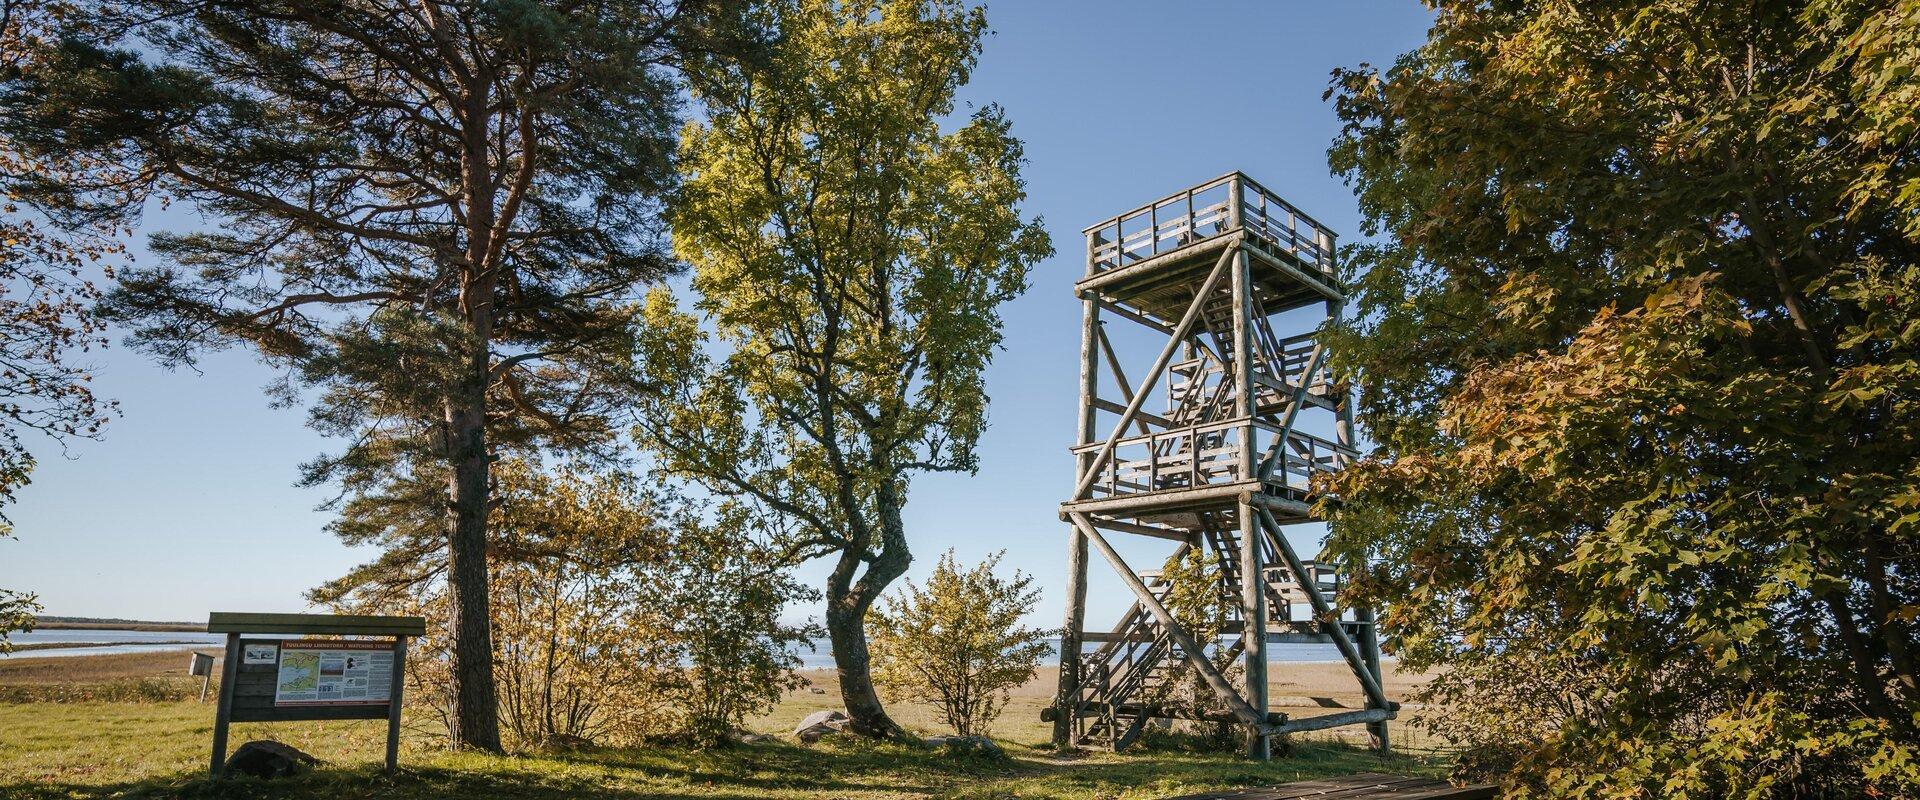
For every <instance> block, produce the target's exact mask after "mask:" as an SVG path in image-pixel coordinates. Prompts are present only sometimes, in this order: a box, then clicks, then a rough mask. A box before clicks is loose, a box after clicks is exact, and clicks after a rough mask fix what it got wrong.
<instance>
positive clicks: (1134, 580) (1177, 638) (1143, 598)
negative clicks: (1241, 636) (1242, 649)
mask: <svg viewBox="0 0 1920 800" xmlns="http://www.w3.org/2000/svg"><path fill="white" fill-rule="evenodd" d="M1067 513H1068V515H1069V516H1070V517H1072V519H1073V524H1074V525H1076V526H1078V527H1079V528H1080V530H1082V531H1084V532H1085V533H1086V535H1087V539H1088V540H1089V541H1091V542H1093V546H1094V547H1095V548H1097V549H1099V551H1100V555H1102V556H1105V557H1106V559H1107V563H1109V564H1112V565H1113V569H1114V571H1115V572H1118V573H1120V578H1121V580H1123V581H1125V582H1126V584H1127V588H1128V589H1132V590H1133V594H1134V597H1136V598H1138V599H1139V600H1140V605H1141V606H1143V607H1145V608H1146V609H1147V612H1148V613H1150V614H1152V615H1153V617H1154V619H1155V620H1157V621H1158V622H1159V623H1160V626H1161V627H1163V628H1166V630H1167V637H1168V638H1170V639H1172V640H1173V643H1174V644H1175V645H1178V646H1179V648H1180V652H1181V653H1182V654H1184V655H1185V656H1186V659H1187V661H1188V662H1189V663H1191V664H1192V665H1193V668H1194V670H1196V671H1198V672H1199V673H1200V677H1201V679H1203V680H1205V681H1206V683H1207V686H1208V687H1210V688H1212V689H1213V693H1214V694H1215V695H1218V696H1219V698H1220V700H1221V701H1222V702H1225V703H1226V704H1227V708H1228V710H1230V711H1232V712H1233V715H1234V716H1235V717H1239V718H1240V721H1242V722H1245V723H1247V724H1248V725H1252V726H1254V727H1256V728H1258V729H1259V730H1260V732H1261V733H1272V730H1271V729H1272V728H1273V727H1274V726H1273V725H1272V724H1271V723H1270V722H1268V721H1267V719H1266V715H1265V714H1263V713H1260V712H1256V711H1254V709H1253V706H1252V705H1250V704H1248V703H1247V701H1246V700H1245V699H1244V698H1242V697H1241V696H1240V695H1239V694H1238V693H1236V692H1234V690H1233V684H1231V683H1228V682H1227V678H1226V676H1224V675H1221V674H1220V670H1217V669H1214V666H1213V662H1211V661H1208V660H1207V655H1206V651H1205V650H1202V649H1201V648H1200V645H1199V644H1198V643H1197V642H1195V641H1194V640H1193V637H1192V636H1190V635H1188V634H1187V630H1186V629H1185V628H1182V627H1180V623H1179V621H1178V620H1175V619H1174V618H1173V613H1172V612H1170V611H1168V610H1167V607H1166V606H1165V605H1162V604H1161V603H1160V599H1159V598H1157V597H1154V596H1153V592H1151V591H1149V590H1148V589H1147V585H1146V583H1144V582H1142V581H1141V580H1140V576H1139V575H1137V574H1134V571H1133V568H1132V567H1129V566H1127V562H1126V560H1125V559H1123V558H1121V557H1120V554H1119V553H1117V552H1114V549H1113V546H1112V545H1110V544H1107V540H1106V538H1105V537H1102V536H1101V535H1100V531H1099V530H1098V529H1097V528H1095V527H1094V526H1093V522H1092V520H1089V519H1087V515H1086V514H1084V513H1082V512H1079V511H1069V512H1067Z"/></svg>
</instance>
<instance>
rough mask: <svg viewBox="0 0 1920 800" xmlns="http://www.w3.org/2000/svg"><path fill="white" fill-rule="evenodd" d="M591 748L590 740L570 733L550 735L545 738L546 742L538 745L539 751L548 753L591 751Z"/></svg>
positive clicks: (591, 741)
mask: <svg viewBox="0 0 1920 800" xmlns="http://www.w3.org/2000/svg"><path fill="white" fill-rule="evenodd" d="M593 747H594V745H593V740H592V739H588V738H586V737H584V736H575V735H573V734H571V733H556V734H552V735H550V736H548V737H547V739H546V741H544V742H541V743H540V749H541V750H543V751H545V752H548V753H573V752H578V751H581V750H592V749H593Z"/></svg>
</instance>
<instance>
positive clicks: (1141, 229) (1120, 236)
mask: <svg viewBox="0 0 1920 800" xmlns="http://www.w3.org/2000/svg"><path fill="white" fill-rule="evenodd" d="M1235 198H1238V202H1235ZM1241 228H1244V229H1246V231H1247V232H1248V233H1250V234H1252V235H1253V241H1254V242H1255V243H1256V244H1257V245H1259V246H1262V247H1264V248H1266V249H1268V250H1270V251H1272V252H1274V253H1275V254H1276V255H1286V256H1291V257H1292V258H1293V259H1294V260H1296V261H1298V262H1299V263H1300V264H1301V265H1302V266H1305V267H1307V268H1310V269H1312V270H1314V271H1316V272H1318V273H1320V274H1321V275H1323V276H1325V277H1327V278H1333V277H1334V269H1333V265H1334V259H1333V241H1334V235H1333V232H1332V231H1331V230H1328V229H1327V228H1326V227H1325V226H1323V225H1321V224H1320V223H1319V222H1318V221H1316V220H1314V218H1312V217H1310V216H1307V214H1306V213H1305V212H1303V211H1301V210H1300V209H1298V208H1295V207H1294V205H1293V204H1292V203H1289V202H1287V201H1286V200H1284V199H1282V198H1281V197H1280V196H1279V195H1277V194H1274V193H1273V192H1271V191H1269V190H1268V189H1267V188H1266V187H1265V186H1261V185H1260V184H1259V182H1257V181H1255V180H1253V179H1252V178H1249V177H1247V176H1246V175H1244V174H1242V173H1239V172H1230V173H1227V174H1226V175H1222V176H1220V177H1218V178H1215V179H1213V180H1210V181H1207V182H1205V183H1201V184H1197V185H1195V186H1193V187H1190V188H1188V189H1185V190H1182V191H1179V192H1175V193H1173V194H1170V195H1167V196H1166V197H1162V198H1160V199H1159V200H1155V201H1153V202H1151V203H1148V204H1146V205H1144V206H1141V207H1139V208H1136V209H1134V210H1132V211H1128V212H1127V213H1125V214H1120V215H1118V216H1115V217H1111V218H1109V219H1107V220H1105V221H1102V222H1100V223H1098V224H1095V225H1092V226H1089V227H1088V228H1087V229H1086V230H1085V231H1084V232H1085V233H1086V234H1087V262H1088V266H1089V272H1091V273H1100V272H1105V271H1107V270H1110V269H1117V268H1119V267H1124V266H1127V265H1129V264H1133V263H1135V262H1139V261H1145V260H1147V259H1149V258H1152V257H1154V256H1157V255H1160V254H1162V253H1169V252H1172V251H1174V250H1178V249H1180V248H1182V247H1186V246H1187V245H1190V244H1195V243H1198V242H1202V241H1206V240H1208V239H1211V238H1213V237H1215V236H1219V235H1221V234H1225V233H1230V232H1232V231H1235V230H1239V229H1241Z"/></svg>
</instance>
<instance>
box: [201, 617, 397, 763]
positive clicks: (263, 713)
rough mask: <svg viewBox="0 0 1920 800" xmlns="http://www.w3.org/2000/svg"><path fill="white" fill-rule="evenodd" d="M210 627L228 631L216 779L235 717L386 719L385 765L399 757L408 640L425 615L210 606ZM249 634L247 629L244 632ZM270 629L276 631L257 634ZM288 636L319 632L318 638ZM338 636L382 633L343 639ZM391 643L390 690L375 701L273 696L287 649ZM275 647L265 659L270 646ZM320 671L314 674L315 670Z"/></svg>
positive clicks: (387, 646) (371, 648)
mask: <svg viewBox="0 0 1920 800" xmlns="http://www.w3.org/2000/svg"><path fill="white" fill-rule="evenodd" d="M207 632H208V633H224V634H226V635H227V652H226V658H225V659H224V660H223V663H222V664H221V669H220V703H219V709H218V711H217V716H216V717H215V720H214V725H213V758H212V760H211V762H210V765H209V769H208V775H209V776H210V777H211V778H212V779H214V780H219V779H220V774H221V772H222V770H223V769H224V767H225V766H226V759H227V729H228V726H229V725H230V724H231V723H233V722H279V721H295V720H329V719H380V718H383V717H384V718H385V719H386V720H387V772H388V773H392V772H393V771H394V769H395V768H396V767H397V766H398V763H399V757H400V709H401V706H402V705H403V704H404V694H405V691H404V690H405V685H406V663H407V640H408V639H409V638H411V637H415V636H421V635H424V634H425V633H426V632H427V622H426V619H424V618H422V617H380V616H360V615H346V614H251V613H241V612H224V611H215V612H213V613H210V614H208V615H207ZM249 634H252V635H249ZM267 635H271V636H274V637H275V638H262V637H263V636H267ZM289 636H304V637H320V638H315V639H302V638H286V637H289ZM342 636H371V637H386V641H381V640H379V639H352V640H348V639H340V638H339V637H342ZM288 645H296V646H295V647H293V648H291V649H295V650H322V651H325V650H327V649H328V648H327V647H325V646H326V645H335V647H333V648H331V649H333V650H335V651H339V650H365V651H368V652H381V651H389V652H391V653H392V654H393V659H392V662H391V666H390V668H389V671H390V673H391V675H390V681H391V683H390V685H389V687H388V689H387V697H386V698H385V699H384V700H377V701H355V702H338V701H335V702H321V701H317V700H316V701H312V702H280V701H279V700H278V697H277V694H276V692H277V689H278V686H279V684H278V678H279V673H280V660H281V658H283V657H284V655H285V653H286V651H287V650H288V649H289V647H288ZM269 647H270V648H272V650H273V657H272V659H271V660H270V661H269V660H268V659H267V658H266V656H265V653H266V650H267V648H269ZM315 677H316V679H318V677H319V676H318V675H316V676H315Z"/></svg>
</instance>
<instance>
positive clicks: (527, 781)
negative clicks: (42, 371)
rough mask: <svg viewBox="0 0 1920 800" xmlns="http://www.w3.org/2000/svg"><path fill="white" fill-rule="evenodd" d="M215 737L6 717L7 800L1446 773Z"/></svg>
mask: <svg viewBox="0 0 1920 800" xmlns="http://www.w3.org/2000/svg"><path fill="white" fill-rule="evenodd" d="M793 710H798V709H793ZM788 713H792V711H788ZM781 716H783V717H784V716H785V715H784V714H783V715H781ZM777 724H790V723H776V722H775V721H773V720H766V721H763V722H762V723H761V724H758V725H756V727H761V728H762V729H768V730H772V729H777ZM212 728H213V708H212V706H211V704H209V705H200V704H198V703H194V702H159V703H154V702H148V703H128V702H76V703H16V704H0V797H4V798H21V800H42V799H43V798H44V799H47V800H51V798H63V799H67V800H71V799H73V798H105V797H233V798H296V799H297V798H309V797H311V798H325V799H326V800H346V799H347V798H374V797H379V798H416V797H417V798H426V797H453V798H458V800H492V798H530V799H531V800H549V799H550V800H560V799H561V798H575V797H583V796H593V797H606V798H659V797H697V798H737V799H738V800H783V799H790V798H791V799H798V798H856V799H859V800H869V799H871V800H878V799H879V798H920V797H952V798H1014V797H1018V798H1052V797H1061V798H1065V797H1166V796H1169V795H1176V794H1182V793H1189V792H1200V791H1210V790H1217V789H1228V788H1234V787H1240V786H1253V785H1263V784H1271V783H1281V782H1285V781H1290V780H1301V779H1306V778H1314V777H1324V776H1330V775H1346V774H1352V773H1356V772H1367V771H1374V772H1392V773H1401V774H1435V773H1437V772H1439V771H1440V770H1441V768H1442V767H1441V766H1440V764H1439V763H1437V762H1435V761H1432V760H1426V759H1420V758H1413V757H1407V756H1395V757H1390V758H1386V759H1382V758H1379V757H1377V756H1374V755H1373V754H1371V753H1368V752H1366V751H1364V750H1360V749H1357V748H1354V747H1351V746H1347V745H1344V744H1338V743H1331V742H1308V743H1301V744H1299V745H1297V746H1296V747H1295V750H1294V753H1293V754H1292V755H1291V756H1289V757H1286V758H1278V759H1275V760H1273V761H1271V762H1267V763H1254V762H1249V761H1243V760H1239V759H1236V758H1233V757H1231V756H1227V755H1212V754H1192V753H1176V752H1164V751H1141V752H1137V753H1129V754H1126V755H1112V754H1108V753H1088V754H1082V755H1076V756H1068V757H1055V756H1054V754H1052V753H1050V752H1047V751H1045V750H1043V749H1039V748H1037V747H1034V746H1030V745H1029V744H1023V743H1021V742H1022V741H1024V740H1023V739H1018V738H1017V739H1016V740H1015V741H1006V740H1002V742H1001V743H1002V745H1003V746H1005V747H1006V748H1007V750H1008V752H1009V754H1010V755H1011V756H1012V758H1011V759H1010V760H1008V761H1004V762H994V761H982V760H973V759H964V758H953V757H949V756H946V755H944V754H943V753H940V752H938V751H931V750H925V749H920V748H915V747H910V746H904V745H898V744H886V743H873V742H866V741H861V740H854V739H848V738H838V739H829V740H827V741H825V742H822V743H820V744H816V745H801V744H796V743H792V742H789V741H784V740H783V741H779V742H766V743H759V744H752V745H742V746H739V747H735V748H731V749H727V750H721V751H713V752H700V751H692V750H679V749H671V748H638V749H606V750H593V751H587V752H582V753H573V754H567V755H558V756H486V755H480V754H475V753H448V752H446V751H444V750H441V749H439V748H438V744H439V741H438V738H437V737H436V736H435V735H434V733H433V732H432V731H431V730H429V729H427V728H426V727H425V726H424V724H422V726H421V727H420V728H419V729H418V730H410V731H408V734H407V736H406V740H405V742H404V744H403V748H402V752H401V770H400V773H399V774H398V775H396V776H393V777H387V776H384V775H382V774H381V771H380V769H379V766H378V765H379V760H380V752H381V748H382V745H383V742H384V736H385V727H384V723H380V722H330V723H321V722H303V723H277V724H271V725H268V724H238V725H235V726H234V730H233V743H234V744H235V745H236V746H237V745H238V744H239V743H240V742H244V741H247V740H249V739H256V738H272V739H277V740H279V741H283V742H286V743H288V744H291V745H293V746H295V747H298V748H300V749H302V750H305V751H307V752H309V753H312V754H314V755H315V756H318V757H319V758H321V759H322V760H323V761H325V762H327V763H326V764H325V765H323V766H322V767H321V768H320V769H318V770H316V771H315V772H314V773H313V774H310V775H307V776H304V777H301V778H297V779H292V780H282V781H274V782H262V781H253V780H248V779H237V780H230V781H228V782H226V783H224V784H222V785H219V786H214V785H211V784H209V783H208V782H207V781H206V780H205V774H206V761H207V755H208V747H209V745H210V743H211V740H212ZM1028 732H1029V731H1025V730H1022V731H1021V733H1022V734H1025V733H1028ZM1015 735H1016V736H1018V734H1015Z"/></svg>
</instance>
